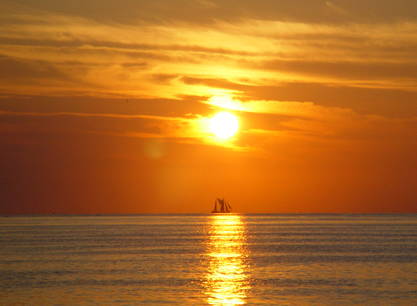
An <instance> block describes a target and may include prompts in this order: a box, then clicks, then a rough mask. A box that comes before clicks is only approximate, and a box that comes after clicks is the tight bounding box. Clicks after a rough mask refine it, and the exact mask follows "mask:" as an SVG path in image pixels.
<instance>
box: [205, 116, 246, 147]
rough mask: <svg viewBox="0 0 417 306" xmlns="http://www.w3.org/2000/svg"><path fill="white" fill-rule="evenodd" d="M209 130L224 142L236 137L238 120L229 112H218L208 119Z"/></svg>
mask: <svg viewBox="0 0 417 306" xmlns="http://www.w3.org/2000/svg"><path fill="white" fill-rule="evenodd" d="M209 129H210V132H212V133H213V134H214V135H215V136H216V137H217V138H219V139H222V140H226V139H229V138H231V137H233V136H234V135H236V133H237V131H238V130H239V120H238V118H237V117H236V116H235V115H233V114H231V113H229V112H219V113H217V114H215V115H214V116H213V117H211V118H210V119H209Z"/></svg>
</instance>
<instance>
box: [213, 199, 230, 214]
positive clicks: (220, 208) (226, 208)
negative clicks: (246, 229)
mask: <svg viewBox="0 0 417 306" xmlns="http://www.w3.org/2000/svg"><path fill="white" fill-rule="evenodd" d="M231 211H232V206H230V204H229V203H228V202H226V201H225V199H220V198H217V199H216V200H215V201H214V209H213V210H212V211H211V213H212V214H227V213H230V212H231Z"/></svg>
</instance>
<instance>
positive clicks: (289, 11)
mask: <svg viewBox="0 0 417 306" xmlns="http://www.w3.org/2000/svg"><path fill="white" fill-rule="evenodd" d="M6 2H7V3H12V4H14V5H22V6H26V7H28V8H32V9H38V10H44V11H49V12H53V13H56V14H65V15H72V16H78V17H84V18H89V19H94V20H97V21H100V22H108V23H122V24H123V23H124V24H128V23H140V22H148V23H158V24H161V23H170V22H189V23H197V24H204V23H209V22H213V21H217V20H223V21H233V20H238V19H246V18H253V19H261V20H281V21H297V22H314V23H350V22H359V23H375V22H381V23H385V22H396V21H401V20H416V19H417V13H416V12H417V4H416V2H415V1H414V0H397V1H395V2H393V1H391V0H382V1H376V0H363V1H359V2H358V1H355V0H343V1H342V0H333V1H330V0H328V1H325V0H319V1H311V0H299V1H297V3H295V2H294V1H293V0H279V1H277V0H258V1H252V0H206V1H187V0H154V1H146V0H139V1H138V0H122V1H117V2H115V1H112V0H90V1H81V0H73V1H67V2H65V3H63V2H58V1H54V0H37V1H35V0H13V1H11V0H6Z"/></svg>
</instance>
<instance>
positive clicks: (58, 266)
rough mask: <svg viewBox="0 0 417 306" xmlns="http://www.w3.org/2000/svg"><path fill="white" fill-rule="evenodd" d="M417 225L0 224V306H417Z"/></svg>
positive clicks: (154, 219) (153, 219)
mask: <svg viewBox="0 0 417 306" xmlns="http://www.w3.org/2000/svg"><path fill="white" fill-rule="evenodd" d="M416 264H417V215H234V214H230V215H139V216H62V217H55V216H54V217H51V216H50V217H8V218H6V217H1V218H0V304H2V305H11V304H27V305H50V304H66V305H74V304H81V305H82V304H85V305H91V304H152V305H160V304H169V303H172V304H181V305H206V304H212V305H238V304H250V305H262V304H264V305H271V304H283V305H311V304H320V305H334V304H336V303H337V304H341V305H356V304H368V305H413V304H417V265H416Z"/></svg>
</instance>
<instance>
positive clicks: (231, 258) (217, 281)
mask: <svg viewBox="0 0 417 306" xmlns="http://www.w3.org/2000/svg"><path fill="white" fill-rule="evenodd" d="M210 223H211V224H210V238H209V242H208V255H209V258H210V263H209V269H208V273H207V276H206V295H207V296H208V298H207V302H208V303H209V304H211V305H242V304H246V297H247V294H246V292H247V290H248V289H249V284H248V279H247V272H248V267H247V265H246V263H245V258H246V256H247V254H246V250H245V241H246V236H245V235H246V234H245V226H244V223H243V222H242V220H241V217H240V216H238V215H226V214H225V215H213V216H212V217H211V220H210Z"/></svg>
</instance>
